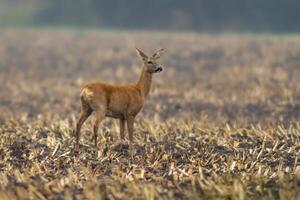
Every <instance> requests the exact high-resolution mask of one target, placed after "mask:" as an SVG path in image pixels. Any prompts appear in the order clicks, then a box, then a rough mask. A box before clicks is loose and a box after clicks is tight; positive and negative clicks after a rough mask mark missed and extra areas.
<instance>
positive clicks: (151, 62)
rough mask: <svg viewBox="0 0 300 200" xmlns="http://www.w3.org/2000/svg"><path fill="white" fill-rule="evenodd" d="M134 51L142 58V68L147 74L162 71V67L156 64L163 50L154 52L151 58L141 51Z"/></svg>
mask: <svg viewBox="0 0 300 200" xmlns="http://www.w3.org/2000/svg"><path fill="white" fill-rule="evenodd" d="M136 50H137V53H138V55H139V56H140V57H141V58H142V61H143V63H144V67H145V69H146V71H147V72H149V73H151V74H152V73H157V72H161V71H162V70H163V66H162V65H161V64H159V63H158V62H157V59H159V58H160V56H161V53H162V52H163V51H164V49H160V50H158V51H156V52H155V53H154V54H153V55H152V56H147V55H146V54H145V53H144V52H143V51H141V50H140V49H138V48H136Z"/></svg>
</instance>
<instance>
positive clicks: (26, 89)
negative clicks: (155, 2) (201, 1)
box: [0, 31, 300, 199]
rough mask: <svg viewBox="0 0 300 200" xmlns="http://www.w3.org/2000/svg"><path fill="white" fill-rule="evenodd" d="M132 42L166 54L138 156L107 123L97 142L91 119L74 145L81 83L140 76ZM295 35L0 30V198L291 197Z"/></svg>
mask: <svg viewBox="0 0 300 200" xmlns="http://www.w3.org/2000/svg"><path fill="white" fill-rule="evenodd" d="M136 44H141V48H144V49H146V50H149V51H150V50H152V49H155V48H157V46H158V45H161V46H163V47H164V48H166V49H167V52H168V53H166V55H165V58H164V60H163V61H162V62H164V63H165V65H166V68H165V72H164V73H163V74H159V75H157V76H156V77H155V78H154V82H155V84H154V86H153V90H152V92H151V94H150V96H151V97H150V99H149V100H148V101H147V103H146V105H145V108H144V110H143V111H142V113H141V114H140V115H139V117H138V119H137V122H136V129H135V144H134V158H133V159H130V156H129V148H128V143H127V141H120V140H119V135H118V129H119V127H118V124H117V123H116V122H115V121H113V120H106V121H105V122H104V124H103V125H102V126H101V130H99V135H100V141H99V143H98V148H97V149H96V148H95V147H94V146H93V142H92V121H91V120H89V121H88V123H87V124H86V125H85V126H84V127H83V129H82V137H81V148H80V152H79V153H75V152H74V151H73V147H74V138H73V129H74V124H75V121H76V118H77V116H78V113H79V98H78V96H79V88H80V86H82V85H83V84H84V83H86V82H88V81H90V80H100V81H108V82H116V83H125V82H128V81H134V80H135V79H137V76H138V73H139V70H140V69H139V68H138V67H137V66H138V65H137V66H136V64H137V63H138V61H136V59H137V57H136V56H135V52H134V46H135V45H136ZM298 44H299V45H300V38H299V37H287V38H276V37H267V36H266V37H254V36H238V35H219V36H208V35H196V34H187V33H186V34H163V33H147V32H145V33H119V34H116V33H78V32H77V33H74V32H48V31H39V32H36V31H22V32H21V31H19V32H18V31H17V32H16V31H14V32H13V31H5V32H1V34H0V70H1V73H0V83H1V84H0V85H1V87H0V111H1V113H0V124H1V127H0V134H1V137H0V158H1V159H0V197H1V199H17V198H18V199H28V198H29V199H30V198H31V199H249V198H251V199H258V198H260V199H261V198H264V199H297V198H298V197H299V196H300V161H299V160H300V159H299V155H300V124H299V120H300V102H299V100H300V86H299V84H298V80H299V75H300V69H299V67H298V65H297V63H298V64H299V59H298V57H299V55H300V48H299V45H298ZM161 46H159V47H161ZM297 55H298V57H297Z"/></svg>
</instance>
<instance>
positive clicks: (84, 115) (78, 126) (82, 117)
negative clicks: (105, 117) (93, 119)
mask: <svg viewBox="0 0 300 200" xmlns="http://www.w3.org/2000/svg"><path fill="white" fill-rule="evenodd" d="M91 113H92V112H91V110H90V109H87V110H84V109H82V111H81V113H80V117H79V120H78V122H77V124H76V131H75V137H76V146H75V150H76V151H79V138H80V130H81V127H82V125H83V123H84V122H85V121H86V120H87V118H88V117H89V116H90V115H91Z"/></svg>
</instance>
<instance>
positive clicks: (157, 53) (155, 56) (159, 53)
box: [152, 49, 165, 59]
mask: <svg viewBox="0 0 300 200" xmlns="http://www.w3.org/2000/svg"><path fill="white" fill-rule="evenodd" d="M164 51H165V50H164V49H160V50H158V51H156V52H155V53H154V54H153V55H152V58H153V59H158V58H160V56H161V54H162V53H163V52H164Z"/></svg>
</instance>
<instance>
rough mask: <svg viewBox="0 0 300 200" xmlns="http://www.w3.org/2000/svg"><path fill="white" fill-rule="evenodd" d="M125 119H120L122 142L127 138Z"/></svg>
mask: <svg viewBox="0 0 300 200" xmlns="http://www.w3.org/2000/svg"><path fill="white" fill-rule="evenodd" d="M124 133H125V119H124V118H120V138H121V140H124V137H125V134H124Z"/></svg>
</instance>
